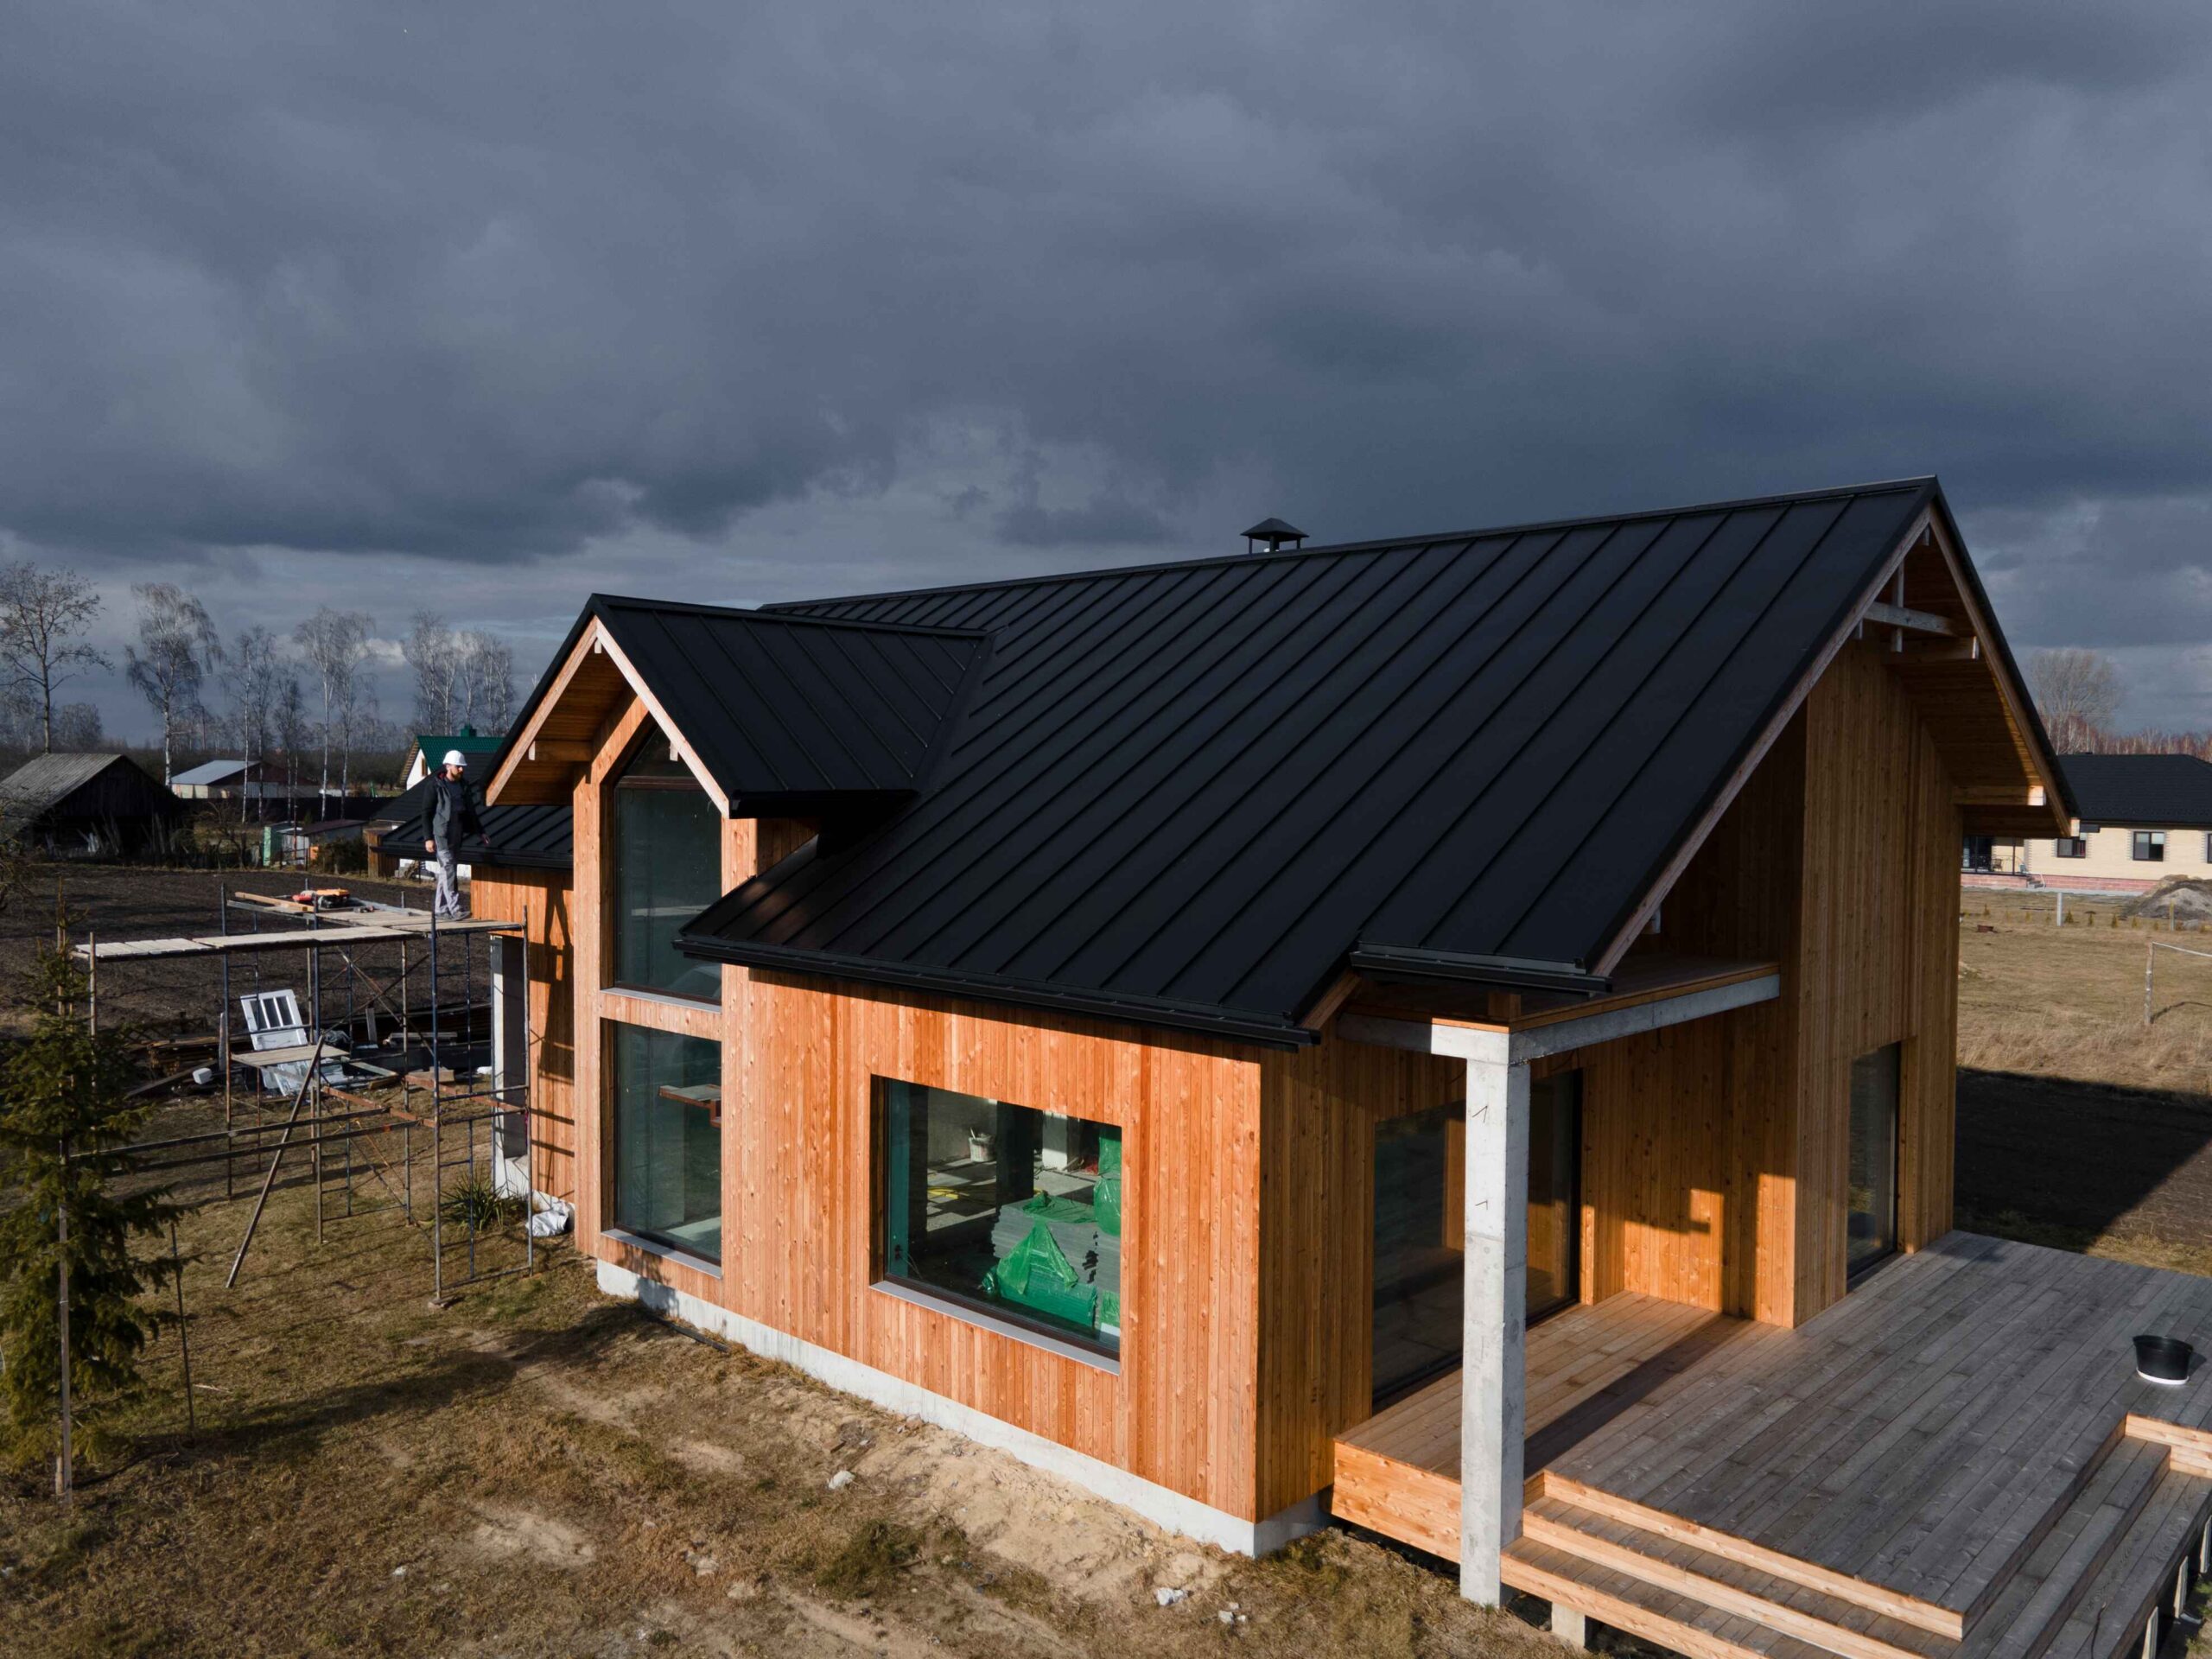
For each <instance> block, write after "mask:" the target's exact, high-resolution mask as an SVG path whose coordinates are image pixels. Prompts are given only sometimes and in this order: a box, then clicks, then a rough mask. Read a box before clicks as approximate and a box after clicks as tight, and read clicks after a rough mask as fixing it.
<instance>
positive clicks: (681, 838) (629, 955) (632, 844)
mask: <svg viewBox="0 0 2212 1659" xmlns="http://www.w3.org/2000/svg"><path fill="white" fill-rule="evenodd" d="M671 765H672V766H675V767H676V775H673V776H671V774H670V773H669V772H668V770H667V768H668V767H669V766H671ZM721 874H722V867H721V819H720V817H718V816H717V815H716V813H715V804H714V803H713V802H712V801H710V800H709V799H708V798H707V795H706V791H704V790H702V789H701V788H699V786H698V785H697V784H696V783H695V782H693V781H691V779H690V773H689V772H684V771H683V767H682V765H681V763H678V762H671V760H669V759H668V746H667V744H666V742H665V741H655V742H652V743H648V744H647V745H646V746H645V747H644V748H643V749H641V750H640V751H639V753H638V756H637V758H636V759H635V760H632V762H631V763H630V765H629V766H628V767H627V768H626V770H625V772H623V775H622V779H621V782H620V784H619V785H617V787H616V789H615V791H614V982H615V983H616V984H618V985H633V986H637V987H639V988H641V989H645V990H652V991H669V992H672V993H674V994H675V995H678V996H695V997H697V998H699V999H700V1000H701V1001H709V1002H712V1001H719V1000H720V999H721V983H722V977H721V969H720V968H719V967H717V966H716V965H715V963H710V962H699V961H696V960H695V959H694V958H692V957H687V956H684V955H683V953H682V952H680V951H679V950H677V948H676V932H677V929H678V928H680V927H682V926H683V924H684V923H686V922H688V921H690V919H691V918H693V917H695V916H696V915H697V914H698V913H699V912H701V911H702V910H704V909H706V907H707V906H709V905H711V904H713V903H714V902H715V899H719V898H721V893H722V883H721Z"/></svg>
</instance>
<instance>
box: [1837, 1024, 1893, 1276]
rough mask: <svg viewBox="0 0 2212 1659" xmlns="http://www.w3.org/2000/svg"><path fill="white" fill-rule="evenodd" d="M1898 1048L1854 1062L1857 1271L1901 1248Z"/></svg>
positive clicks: (1851, 1252) (1853, 1262)
mask: <svg viewBox="0 0 2212 1659" xmlns="http://www.w3.org/2000/svg"><path fill="white" fill-rule="evenodd" d="M1897 1065H1898V1048H1897V1044H1895V1043H1891V1045H1890V1046H1888V1047H1887V1048H1878V1049H1876V1050H1875V1051H1874V1052H1872V1054H1862V1055H1860V1056H1859V1058H1857V1059H1855V1060H1853V1062H1852V1063H1851V1227H1850V1241H1849V1243H1848V1245H1847V1249H1846V1252H1845V1262H1846V1265H1847V1267H1848V1268H1850V1269H1851V1270H1852V1271H1853V1272H1856V1271H1857V1270H1858V1269H1859V1268H1862V1267H1865V1266H1866V1264H1868V1263H1869V1262H1878V1261H1879V1260H1881V1258H1882V1257H1884V1256H1885V1255H1889V1254H1890V1252H1891V1251H1892V1250H1894V1249H1897Z"/></svg>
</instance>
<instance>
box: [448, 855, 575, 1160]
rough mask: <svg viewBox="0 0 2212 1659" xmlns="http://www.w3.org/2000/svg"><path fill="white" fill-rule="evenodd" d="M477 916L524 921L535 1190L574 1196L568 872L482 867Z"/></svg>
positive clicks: (473, 896) (472, 885)
mask: <svg viewBox="0 0 2212 1659" xmlns="http://www.w3.org/2000/svg"><path fill="white" fill-rule="evenodd" d="M469 906H470V909H471V911H472V912H474V914H476V915H478V916H488V917H499V918H505V919H507V920H511V921H517V922H524V923H526V924H527V926H528V931H527V933H526V934H525V935H524V938H525V941H526V958H525V959H526V961H527V963H528V967H529V975H530V1003H529V1010H530V1071H531V1121H530V1135H531V1164H532V1166H533V1171H532V1175H531V1179H532V1181H533V1182H534V1183H535V1184H536V1185H537V1189H538V1191H540V1192H550V1193H551V1194H552V1195H553V1196H554V1197H555V1198H566V1199H568V1200H569V1202H571V1203H574V1202H575V1197H576V1192H577V1185H576V1103H575V1075H576V1025H575V1013H576V1001H575V989H574V987H573V986H572V984H571V983H570V979H571V976H572V975H573V974H574V972H575V950H574V948H573V945H574V941H573V940H572V939H571V938H570V934H569V923H570V916H569V873H568V872H567V871H566V870H519V869H517V870H503V869H493V868H486V867H485V866H483V865H478V866H477V867H476V868H475V874H474V877H473V878H472V880H470V882H469Z"/></svg>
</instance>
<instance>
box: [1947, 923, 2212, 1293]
mask: <svg viewBox="0 0 2212 1659" xmlns="http://www.w3.org/2000/svg"><path fill="white" fill-rule="evenodd" d="M2031 898H2032V902H2024V900H2023V899H2021V898H2019V897H2016V896H2014V895H2012V894H2005V895H2002V896H2001V897H2000V898H1999V899H1996V900H1995V901H1994V902H1992V901H1991V900H1988V899H1985V898H1984V897H1983V895H1981V894H1979V893H1967V896H1966V902H1965V906H1964V912H1963V918H1962V923H1961V938H1960V951H1959V955H1960V966H1959V1061H1960V1073H1959V1147H1958V1197H1959V1209H1960V1222H1961V1225H1965V1226H1972V1227H1976V1228H1979V1229H1980V1230H1984V1231H1991V1232H2000V1233H2005V1234H2007V1235H2009V1236H2018V1237H2024V1238H2030V1239H2033V1240H2035V1241H2037V1242H2038V1243H2049V1244H2056V1245H2060V1246H2063V1247H2065V1248H2070V1249H2087V1250H2089V1251H2091V1252H2092V1253H2094V1254H2098V1255H2120V1256H2124V1257H2126V1258H2127V1259H2130V1260H2135V1261H2142V1262H2151V1263H2152V1264H2154V1265H2157V1266H2160V1267H2171V1268H2185V1269H2187V1270H2190V1271H2192V1272H2212V958H2207V957H2192V956H2186V955H2183V954H2181V953H2180V952H2179V951H2177V950H2168V949H2164V946H2167V945H2177V946H2180V947H2183V950H2203V951H2208V952H2212V932H2205V931H2193V930H2189V929H2183V930H2179V931H2169V930H2165V929H2162V928H2158V927H2155V926H2152V925H2149V924H2147V923H2145V924H2142V925H2131V924H2130V922H2129V920H2128V918H2126V917H2124V916H2120V917H2119V925H2113V921H2114V918H2115V916H2116V915H2117V914H2118V912H2119V908H2120V907H2119V906H2117V905H2116V904H2113V903H2112V902H2110V901H2103V902H2097V901H2089V902H2084V901H2082V900H2079V899H2069V901H2068V905H2067V918H2068V920H2067V925H2066V926H2064V927H2063V928H2061V927H2059V926H2057V925H2056V922H2055V906H2053V904H2052V901H2051V900H2050V899H2049V898H2048V897H2047V896H2031ZM2154 944H2155V945H2157V946H2158V947H2160V948H2158V950H2156V957H2157V963H2156V969H2155V973H2154V976H2153V979H2152V999H2151V1014H2152V1019H2151V1021H2150V1023H2149V1024H2148V1025H2145V1022H2144V1018H2143V1014H2144V969H2145V962H2146V959H2148V958H2149V957H2151V956H2152V954H2153V945H2154Z"/></svg>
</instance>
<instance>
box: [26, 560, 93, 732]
mask: <svg viewBox="0 0 2212 1659" xmlns="http://www.w3.org/2000/svg"><path fill="white" fill-rule="evenodd" d="M99 608H100V601H99V594H97V593H95V592H94V591H93V590H92V583H91V582H87V581H86V580H85V578H84V577H82V576H79V575H74V574H73V573H72V572H70V571H67V570H42V569H40V568H39V567H38V566H37V565H35V564H33V563H31V562H30V561H29V559H24V560H22V561H21V562H19V563H15V564H11V565H9V566H8V567H7V568H6V569H4V570H0V673H4V674H5V676H6V677H7V681H8V683H9V685H10V688H11V689H12V690H14V691H15V692H16V694H17V695H18V696H21V697H22V698H23V699H24V700H25V701H26V702H29V704H30V705H31V706H32V707H33V708H34V709H35V711H36V714H37V716H38V723H39V741H40V743H41V745H42V746H43V747H44V748H45V749H46V751H47V753H49V754H50V753H53V751H54V691H55V690H56V689H57V688H58V687H60V685H62V684H63V683H65V682H67V681H68V680H71V679H73V678H75V677H76V676H77V675H78V674H79V673H81V672H82V671H84V670H86V669H88V668H105V667H106V666H107V658H105V657H103V656H101V655H100V653H99V652H97V651H94V650H93V649H92V646H91V645H87V644H86V642H85V640H84V639H82V638H81V637H80V636H81V635H82V634H83V633H84V632H85V630H86V627H88V626H90V625H91V623H92V618H93V617H94V616H96V615H98V614H99Z"/></svg>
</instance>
